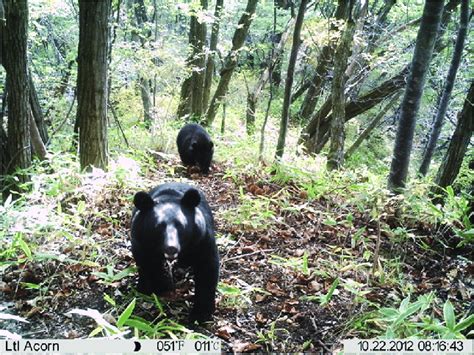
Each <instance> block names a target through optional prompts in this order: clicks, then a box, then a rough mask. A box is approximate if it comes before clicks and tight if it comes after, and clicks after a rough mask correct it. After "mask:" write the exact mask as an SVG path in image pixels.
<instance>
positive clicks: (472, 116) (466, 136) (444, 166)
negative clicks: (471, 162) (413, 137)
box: [435, 81, 474, 188]
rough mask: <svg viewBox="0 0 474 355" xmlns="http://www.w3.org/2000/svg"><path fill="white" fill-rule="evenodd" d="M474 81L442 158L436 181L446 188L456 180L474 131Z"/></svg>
mask: <svg viewBox="0 0 474 355" xmlns="http://www.w3.org/2000/svg"><path fill="white" fill-rule="evenodd" d="M473 106H474V81H471V86H470V88H469V92H468V94H467V96H466V100H465V101H464V105H463V108H462V111H461V112H460V113H459V114H458V121H457V124H456V129H455V130H454V133H453V136H452V137H451V141H450V143H449V147H448V151H447V152H446V155H445V156H444V159H443V160H442V163H441V166H440V167H439V170H438V174H437V175H436V179H435V182H436V184H437V185H438V186H440V187H442V188H445V187H447V186H450V185H452V184H453V183H454V180H456V177H457V176H458V173H459V169H460V168H461V164H462V161H463V159H464V156H465V155H466V151H467V148H468V146H469V142H470V141H471V137H472V132H473V131H474V110H473Z"/></svg>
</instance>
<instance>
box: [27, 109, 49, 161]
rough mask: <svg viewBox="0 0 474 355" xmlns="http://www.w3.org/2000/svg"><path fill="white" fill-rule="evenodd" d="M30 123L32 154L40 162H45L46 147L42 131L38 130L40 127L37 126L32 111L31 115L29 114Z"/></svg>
mask: <svg viewBox="0 0 474 355" xmlns="http://www.w3.org/2000/svg"><path fill="white" fill-rule="evenodd" d="M29 123H30V133H31V147H32V153H33V155H35V156H36V157H37V158H38V159H39V160H45V159H46V147H45V146H44V142H43V140H42V138H41V135H40V131H39V129H38V126H37V125H36V121H35V117H34V114H33V111H32V110H30V114H29Z"/></svg>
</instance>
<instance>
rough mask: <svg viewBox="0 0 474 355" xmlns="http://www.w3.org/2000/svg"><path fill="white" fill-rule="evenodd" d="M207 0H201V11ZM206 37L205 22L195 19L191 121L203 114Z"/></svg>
mask: <svg viewBox="0 0 474 355" xmlns="http://www.w3.org/2000/svg"><path fill="white" fill-rule="evenodd" d="M207 7H208V3H207V0H201V11H206V10H207ZM206 37H207V28H206V23H205V22H204V21H203V22H199V21H196V37H195V38H196V40H195V43H194V56H193V63H192V66H193V71H192V75H193V80H192V83H193V96H192V100H191V115H192V116H193V121H196V122H200V121H201V116H202V114H203V95H204V82H205V77H206V53H205V50H204V49H205V44H206Z"/></svg>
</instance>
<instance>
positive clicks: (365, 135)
mask: <svg viewBox="0 0 474 355" xmlns="http://www.w3.org/2000/svg"><path fill="white" fill-rule="evenodd" d="M400 96H401V93H400V92H398V93H397V94H395V95H394V96H393V97H392V99H391V100H390V102H389V103H388V104H387V105H385V107H384V108H383V109H381V110H380V111H379V112H378V113H377V115H375V117H374V119H373V120H372V121H371V122H370V123H369V125H368V126H367V127H366V129H364V131H363V132H362V133H361V134H360V135H359V137H357V139H356V140H355V142H354V143H353V144H352V145H351V146H350V147H349V149H347V151H346V153H345V154H344V159H346V160H347V159H349V158H350V157H351V155H352V154H353V153H354V152H355V151H356V150H357V149H358V148H359V147H360V145H361V144H362V142H363V141H364V140H365V139H367V138H368V137H369V136H370V134H371V133H372V131H373V130H374V129H375V127H377V125H378V124H379V122H380V121H381V120H382V118H384V117H385V115H386V114H387V112H388V111H389V110H390V109H391V108H392V107H393V106H394V105H395V104H396V103H397V102H398V99H399V98H400Z"/></svg>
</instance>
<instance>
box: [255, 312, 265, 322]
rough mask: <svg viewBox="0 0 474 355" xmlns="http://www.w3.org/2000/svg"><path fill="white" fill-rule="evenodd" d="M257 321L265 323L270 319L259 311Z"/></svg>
mask: <svg viewBox="0 0 474 355" xmlns="http://www.w3.org/2000/svg"><path fill="white" fill-rule="evenodd" d="M255 321H256V322H257V323H258V324H260V325H264V324H266V323H267V322H268V319H267V318H265V317H264V315H263V314H262V313H260V312H257V314H256V315H255Z"/></svg>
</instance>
